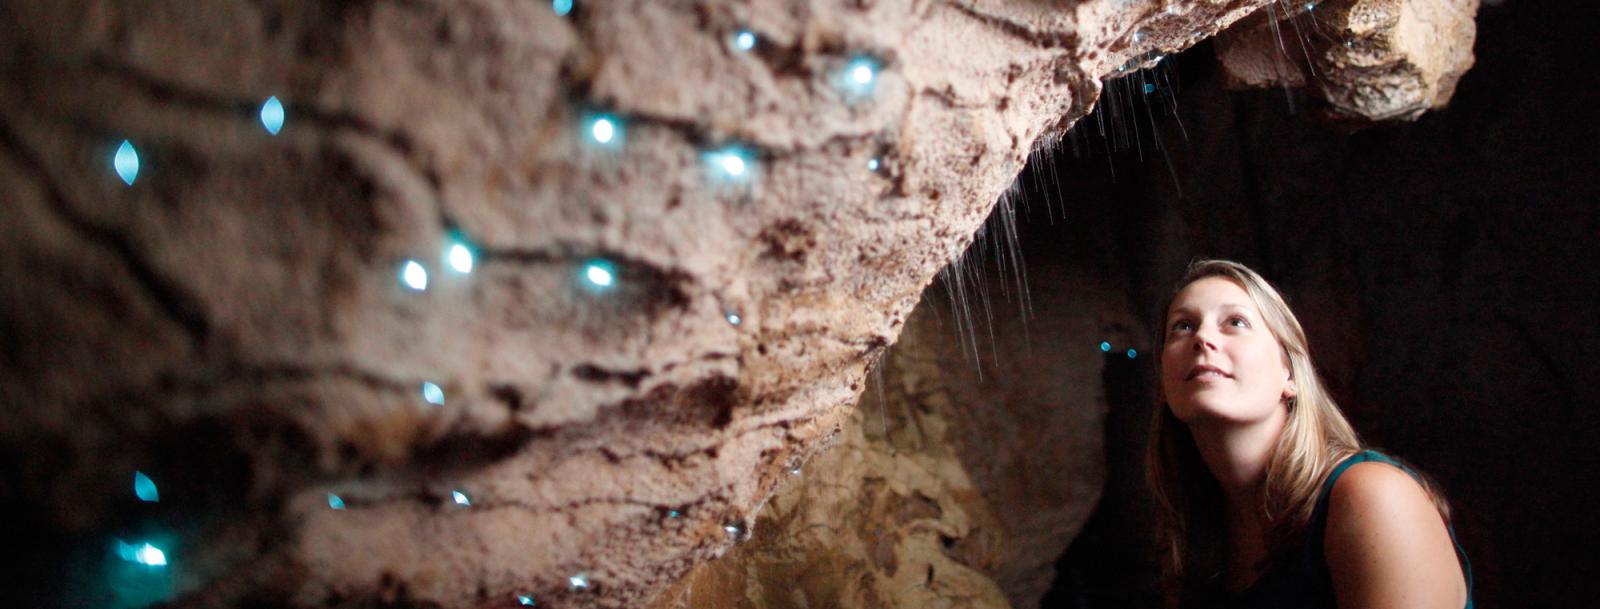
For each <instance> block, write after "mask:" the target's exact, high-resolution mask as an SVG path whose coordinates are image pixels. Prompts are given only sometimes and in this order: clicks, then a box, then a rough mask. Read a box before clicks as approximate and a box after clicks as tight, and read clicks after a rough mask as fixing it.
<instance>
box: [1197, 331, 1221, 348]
mask: <svg viewBox="0 0 1600 609" xmlns="http://www.w3.org/2000/svg"><path fill="white" fill-rule="evenodd" d="M1216 348H1217V343H1216V341H1213V340H1211V337H1210V336H1209V335H1207V334H1205V333H1204V332H1195V333H1194V350H1195V351H1215V350H1216Z"/></svg>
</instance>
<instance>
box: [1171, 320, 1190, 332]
mask: <svg viewBox="0 0 1600 609" xmlns="http://www.w3.org/2000/svg"><path fill="white" fill-rule="evenodd" d="M1188 328H1189V322H1187V321H1179V322H1173V324H1172V330H1173V331H1174V332H1176V331H1178V330H1187V329H1188Z"/></svg>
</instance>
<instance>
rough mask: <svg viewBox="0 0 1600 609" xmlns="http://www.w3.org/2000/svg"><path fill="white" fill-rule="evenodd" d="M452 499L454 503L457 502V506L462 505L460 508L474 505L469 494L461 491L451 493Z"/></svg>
mask: <svg viewBox="0 0 1600 609" xmlns="http://www.w3.org/2000/svg"><path fill="white" fill-rule="evenodd" d="M450 499H451V500H452V501H455V502H456V505H460V506H471V505H472V500H471V499H469V498H467V494H466V493H463V492H461V491H450Z"/></svg>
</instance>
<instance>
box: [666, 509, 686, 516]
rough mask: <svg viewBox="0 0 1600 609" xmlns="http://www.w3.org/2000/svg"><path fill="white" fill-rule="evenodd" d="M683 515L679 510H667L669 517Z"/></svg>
mask: <svg viewBox="0 0 1600 609" xmlns="http://www.w3.org/2000/svg"><path fill="white" fill-rule="evenodd" d="M682 515H683V514H682V513H681V512H679V511H678V510H667V518H677V517H679V516H682Z"/></svg>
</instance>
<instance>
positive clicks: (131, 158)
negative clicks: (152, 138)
mask: <svg viewBox="0 0 1600 609" xmlns="http://www.w3.org/2000/svg"><path fill="white" fill-rule="evenodd" d="M111 166H112V167H113V168H114V169H116V170H117V177H119V178H122V181H123V182H124V183H126V184H127V185H129V186H133V180H134V179H135V178H138V177H139V152H138V151H136V150H134V149H133V143H132V142H129V141H128V140H122V145H121V146H119V147H117V156H116V158H114V159H112V161H111Z"/></svg>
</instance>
